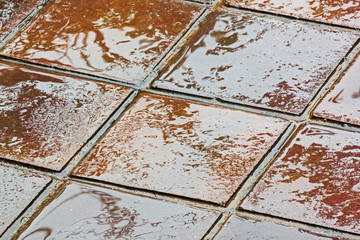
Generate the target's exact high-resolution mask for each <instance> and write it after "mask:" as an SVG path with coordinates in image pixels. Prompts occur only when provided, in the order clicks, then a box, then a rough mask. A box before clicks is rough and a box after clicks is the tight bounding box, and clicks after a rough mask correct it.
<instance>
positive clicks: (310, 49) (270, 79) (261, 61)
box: [154, 11, 358, 114]
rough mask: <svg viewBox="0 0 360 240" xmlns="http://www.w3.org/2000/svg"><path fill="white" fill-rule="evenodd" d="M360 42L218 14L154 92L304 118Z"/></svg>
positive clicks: (307, 27) (289, 23) (325, 31)
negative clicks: (327, 82) (239, 104)
mask: <svg viewBox="0 0 360 240" xmlns="http://www.w3.org/2000/svg"><path fill="white" fill-rule="evenodd" d="M357 38H358V36H356V35H355V34H354V32H352V31H345V30H344V31H342V30H338V29H337V30H335V29H333V28H329V27H328V26H319V25H314V24H308V23H304V22H298V21H293V20H287V19H279V18H272V17H265V16H261V15H256V14H245V13H235V12H233V11H228V12H226V11H217V12H215V13H214V14H213V15H211V16H210V17H209V19H208V20H207V22H206V23H205V24H204V25H203V26H202V28H201V30H200V31H199V32H198V33H197V34H196V36H195V37H194V38H193V39H192V40H191V41H190V43H189V44H188V45H187V46H186V47H184V48H183V49H182V51H181V53H180V54H179V55H178V57H177V58H176V59H175V60H174V63H173V64H171V65H170V66H169V67H168V68H167V69H166V70H165V71H164V72H163V73H162V74H161V76H160V77H159V79H158V80H157V81H155V83H154V87H157V88H162V89H167V90H174V91H179V92H185V93H189V94H194V95H201V96H206V97H216V98H220V99H222V100H226V101H230V102H235V103H241V104H246V105H252V106H258V107H263V108H268V109H273V110H277V111H282V112H288V113H294V114H300V113H301V112H302V111H303V110H304V108H305V107H306V106H307V104H308V103H309V101H310V100H311V99H312V97H313V96H314V95H315V93H316V92H317V90H318V89H319V88H320V87H321V86H322V84H323V83H324V81H325V80H326V79H327V77H328V76H329V75H330V73H331V72H332V71H333V69H334V68H335V67H336V66H337V64H338V63H339V62H340V61H341V60H342V58H343V57H344V56H345V54H346V53H347V51H348V50H349V49H350V48H351V47H352V45H353V44H354V43H355V41H356V40H357Z"/></svg>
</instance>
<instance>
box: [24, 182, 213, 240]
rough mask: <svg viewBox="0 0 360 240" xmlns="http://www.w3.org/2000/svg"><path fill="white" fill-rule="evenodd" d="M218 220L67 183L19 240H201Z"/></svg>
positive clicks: (193, 211)
mask: <svg viewBox="0 0 360 240" xmlns="http://www.w3.org/2000/svg"><path fill="white" fill-rule="evenodd" d="M218 216H219V214H218V213H215V212H210V211H206V210H201V209H198V208H194V207H188V206H184V205H179V204H174V203H168V202H164V201H159V200H155V199H149V198H143V197H139V196H135V195H130V194H125V193H122V192H117V191H114V190H109V189H105V188H100V187H95V186H91V185H85V184H80V183H76V182H70V183H68V184H67V186H66V188H65V189H62V190H61V192H60V193H59V195H58V196H57V197H56V198H55V199H54V200H53V202H51V203H50V204H49V205H48V206H46V207H45V208H44V209H43V210H42V212H41V213H40V215H39V216H38V217H37V218H35V220H34V221H33V222H32V223H31V224H30V226H29V227H28V229H27V230H26V231H25V232H23V233H22V235H21V236H20V238H19V239H26V240H31V239H34V240H35V239H36V240H39V239H44V240H45V239H106V240H111V239H114V240H115V239H201V237H202V236H203V235H204V234H205V233H206V232H207V230H208V229H209V228H210V227H211V225H212V224H213V223H214V222H215V220H216V218H217V217H218Z"/></svg>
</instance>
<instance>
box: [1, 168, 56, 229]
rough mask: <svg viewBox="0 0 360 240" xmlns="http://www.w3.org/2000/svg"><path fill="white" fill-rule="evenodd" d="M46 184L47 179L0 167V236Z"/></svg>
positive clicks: (48, 179) (48, 180)
mask: <svg viewBox="0 0 360 240" xmlns="http://www.w3.org/2000/svg"><path fill="white" fill-rule="evenodd" d="M48 182H50V178H49V177H44V176H39V175H36V174H34V173H28V172H24V171H21V170H16V169H13V168H8V167H3V166H0V206H1V207H0V235H1V234H2V233H3V232H4V231H5V230H6V228H7V227H8V226H9V225H10V224H11V223H12V222H13V221H14V220H15V219H16V218H17V217H18V216H19V215H20V213H21V212H22V211H23V210H24V209H25V208H26V207H27V205H28V204H29V203H30V202H31V201H32V200H33V199H34V198H35V197H36V196H37V195H38V193H39V192H40V191H41V190H42V189H43V188H44V187H45V186H46V184H47V183H48Z"/></svg>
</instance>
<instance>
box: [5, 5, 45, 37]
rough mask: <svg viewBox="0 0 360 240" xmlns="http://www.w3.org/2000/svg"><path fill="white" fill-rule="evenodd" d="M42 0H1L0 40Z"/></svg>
mask: <svg viewBox="0 0 360 240" xmlns="http://www.w3.org/2000/svg"><path fill="white" fill-rule="evenodd" d="M40 2H41V0H0V41H1V40H2V39H3V38H4V37H5V36H6V35H7V34H9V33H10V32H11V30H12V29H13V28H15V27H16V26H17V25H18V24H19V23H20V22H21V21H22V20H23V19H24V18H25V17H26V16H27V15H29V14H30V13H31V12H32V11H33V10H34V9H35V8H36V6H37V5H38V4H39V3H40Z"/></svg>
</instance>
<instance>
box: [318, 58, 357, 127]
mask: <svg viewBox="0 0 360 240" xmlns="http://www.w3.org/2000/svg"><path fill="white" fill-rule="evenodd" d="M359 76H360V55H358V57H357V58H356V60H355V61H354V62H353V63H352V64H351V66H350V67H349V69H348V70H346V72H345V73H344V74H343V76H342V78H341V79H340V82H339V83H338V84H336V85H335V87H334V89H333V90H331V91H330V93H329V94H328V95H326V97H325V98H324V99H323V100H322V102H321V103H320V105H319V106H318V107H317V108H316V109H315V111H314V115H315V116H316V117H321V118H328V119H332V120H336V121H341V122H345V123H351V124H357V125H360V81H359Z"/></svg>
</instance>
